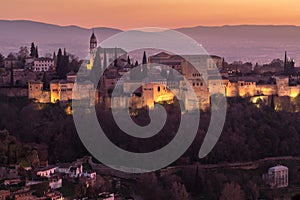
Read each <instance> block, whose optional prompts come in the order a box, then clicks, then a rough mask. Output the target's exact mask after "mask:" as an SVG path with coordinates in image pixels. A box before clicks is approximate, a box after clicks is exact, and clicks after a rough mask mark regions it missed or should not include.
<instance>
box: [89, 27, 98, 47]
mask: <svg viewBox="0 0 300 200" xmlns="http://www.w3.org/2000/svg"><path fill="white" fill-rule="evenodd" d="M96 48H97V38H96V36H95V34H94V30H93V33H92V35H91V39H90V53H92V51H93V50H94V49H96Z"/></svg>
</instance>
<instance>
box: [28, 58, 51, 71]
mask: <svg viewBox="0 0 300 200" xmlns="http://www.w3.org/2000/svg"><path fill="white" fill-rule="evenodd" d="M51 70H54V60H53V59H52V58H37V59H36V60H34V62H33V71H35V72H46V71H51Z"/></svg>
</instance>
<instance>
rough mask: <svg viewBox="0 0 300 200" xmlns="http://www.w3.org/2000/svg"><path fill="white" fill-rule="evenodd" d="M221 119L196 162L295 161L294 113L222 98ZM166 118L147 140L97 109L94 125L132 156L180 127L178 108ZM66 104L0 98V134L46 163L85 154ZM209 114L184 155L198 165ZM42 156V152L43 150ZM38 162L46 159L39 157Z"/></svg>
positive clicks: (144, 114)
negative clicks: (38, 149) (36, 149)
mask: <svg viewBox="0 0 300 200" xmlns="http://www.w3.org/2000/svg"><path fill="white" fill-rule="evenodd" d="M227 103H228V108H227V116H226V121H225V125H224V129H223V132H222V134H221V137H220V139H219V141H218V143H217V145H216V146H215V147H214V149H213V151H212V152H211V153H210V154H209V155H208V156H207V157H206V158H204V159H202V160H200V162H202V163H223V162H239V161H252V160H257V159H261V158H265V157H274V156H300V149H299V148H297V145H298V144H300V123H299V121H300V113H292V112H284V111H274V110H273V109H272V107H270V106H267V105H261V106H259V107H260V108H258V106H257V105H253V104H252V103H249V100H248V99H242V98H232V99H228V102H227ZM164 106H165V108H166V110H167V113H168V118H167V122H166V124H165V126H164V128H163V129H162V130H161V132H160V133H159V134H157V135H155V136H153V137H151V138H147V139H138V138H133V137H130V136H129V135H127V134H125V133H123V132H122V131H121V130H120V129H119V128H118V127H117V126H116V124H115V122H114V120H113V117H112V115H111V111H110V110H108V109H103V107H101V106H99V107H97V110H98V111H99V113H98V114H99V122H100V124H101V126H102V127H103V129H104V131H105V133H106V135H107V136H108V138H109V139H110V140H112V141H113V142H114V143H115V144H116V145H118V146H120V147H122V148H124V149H127V150H130V151H133V152H149V151H153V150H156V149H159V148H161V147H163V146H164V145H166V144H168V142H170V141H171V140H172V138H173V137H174V136H175V134H176V132H177V129H178V126H179V123H180V110H179V106H178V104H176V103H175V104H172V105H169V104H166V105H164ZM68 109H70V108H69V105H61V104H59V103H57V104H37V103H33V102H31V101H29V100H27V99H25V98H8V97H1V99H0V110H1V113H2V114H1V115H0V130H7V132H8V133H9V134H10V135H11V136H13V137H15V138H16V141H17V142H20V143H24V144H26V143H34V144H36V145H37V146H39V145H40V146H44V147H46V148H45V149H46V150H47V152H48V153H47V155H48V159H49V161H50V163H53V162H57V161H62V162H67V161H73V160H75V159H76V158H78V157H81V156H84V155H86V154H88V152H87V150H86V149H85V147H84V146H83V145H82V143H81V141H80V139H79V137H78V135H77V133H76V128H75V126H74V121H73V118H72V115H70V113H69V111H68ZM132 118H133V120H134V121H135V122H136V123H137V124H139V125H146V124H148V123H149V122H150V121H149V116H148V111H147V110H146V109H141V110H138V115H137V116H135V117H132ZM209 122H210V113H209V112H201V120H200V122H199V130H198V134H197V136H196V138H195V140H194V143H193V144H192V146H191V147H190V148H189V149H188V150H187V152H186V153H185V154H184V156H186V157H189V158H190V160H191V161H199V159H198V157H197V156H198V151H199V149H200V146H201V144H202V140H203V138H204V136H205V133H206V130H207V127H208V124H209ZM43 151H45V150H43ZM42 157H43V159H46V157H47V156H45V155H43V156H42ZM0 161H1V159H0Z"/></svg>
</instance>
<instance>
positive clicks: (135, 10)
mask: <svg viewBox="0 0 300 200" xmlns="http://www.w3.org/2000/svg"><path fill="white" fill-rule="evenodd" d="M0 19H7V20H16V19H17V20H20V19H22V20H33V21H40V22H46V23H51V24H58V25H77V26H81V27H85V28H92V27H113V28H120V29H123V30H126V29H132V28H139V27H164V28H178V27H189V26H198V25H205V26H220V25H238V24H257V25H263V24H264V25H270V24H273V25H300V1H299V0H289V1H288V3H287V1H285V0H226V1H225V0H206V1H203V0H149V1H145V0H86V1H83V0H26V1H24V0H4V1H2V2H1V12H0Z"/></svg>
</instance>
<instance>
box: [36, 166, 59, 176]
mask: <svg viewBox="0 0 300 200" xmlns="http://www.w3.org/2000/svg"><path fill="white" fill-rule="evenodd" d="M56 170H57V167H56V166H48V167H45V168H42V169H39V170H37V172H36V175H38V176H42V177H47V178H50V177H51V176H52V175H53V174H54V173H55V172H56Z"/></svg>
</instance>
